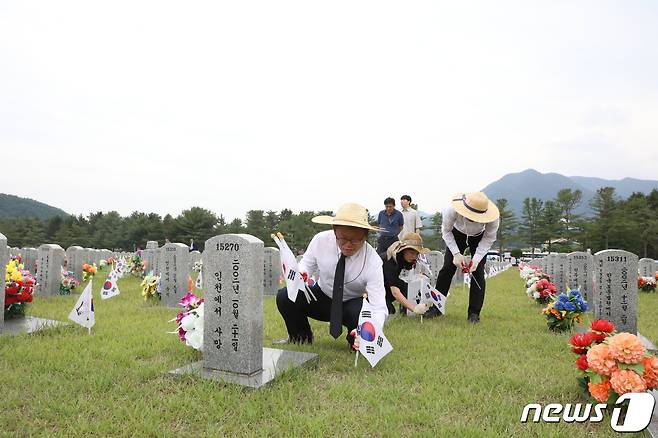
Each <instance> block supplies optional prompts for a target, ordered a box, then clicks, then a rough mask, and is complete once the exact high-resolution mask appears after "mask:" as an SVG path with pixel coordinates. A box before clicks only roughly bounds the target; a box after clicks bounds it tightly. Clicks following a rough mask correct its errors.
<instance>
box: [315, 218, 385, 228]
mask: <svg viewBox="0 0 658 438" xmlns="http://www.w3.org/2000/svg"><path fill="white" fill-rule="evenodd" d="M311 222H313V223H316V224H323V225H344V226H346V227H355V228H363V229H364V230H370V231H384V229H383V228H378V227H373V226H372V225H370V224H365V223H363V222H355V221H350V220H347V219H337V218H335V217H334V216H315V217H314V218H312V219H311Z"/></svg>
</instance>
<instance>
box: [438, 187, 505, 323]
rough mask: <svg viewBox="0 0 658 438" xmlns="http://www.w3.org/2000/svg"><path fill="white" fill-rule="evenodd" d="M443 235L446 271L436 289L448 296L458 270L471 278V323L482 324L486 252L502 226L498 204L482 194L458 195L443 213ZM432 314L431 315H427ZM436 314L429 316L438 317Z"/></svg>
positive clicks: (444, 267)
mask: <svg viewBox="0 0 658 438" xmlns="http://www.w3.org/2000/svg"><path fill="white" fill-rule="evenodd" d="M442 216H443V217H442V222H441V233H442V235H443V240H444V241H445V243H446V246H447V249H446V254H445V257H444V259H443V267H442V268H441V270H440V271H439V274H438V276H437V279H436V289H437V290H438V291H439V292H441V293H442V294H443V295H448V291H449V290H450V283H451V281H452V277H453V276H454V275H455V272H456V270H457V269H462V270H464V271H465V272H468V273H469V274H471V275H472V280H475V281H471V286H470V292H469V299H468V320H469V321H470V322H471V323H473V324H477V323H478V322H480V311H481V310H482V305H483V304H484V291H485V287H486V284H485V280H484V267H485V263H486V255H487V252H489V250H490V249H491V246H492V245H493V243H494V242H495V241H496V233H497V232H498V225H499V224H500V219H499V216H500V213H499V211H498V207H496V204H494V203H493V202H491V201H490V200H489V198H487V195H485V194H484V193H482V192H474V193H459V194H457V195H455V196H453V198H452V202H451V203H450V205H449V206H448V207H447V208H446V209H445V210H443V211H442ZM466 248H469V249H470V252H471V255H472V260H471V262H470V264H469V265H468V266H467V265H466V263H465V261H464V256H463V255H462V253H463V252H464V251H465V250H466ZM428 313H430V312H428ZM434 313H435V312H433V313H432V314H430V315H428V316H436V315H434Z"/></svg>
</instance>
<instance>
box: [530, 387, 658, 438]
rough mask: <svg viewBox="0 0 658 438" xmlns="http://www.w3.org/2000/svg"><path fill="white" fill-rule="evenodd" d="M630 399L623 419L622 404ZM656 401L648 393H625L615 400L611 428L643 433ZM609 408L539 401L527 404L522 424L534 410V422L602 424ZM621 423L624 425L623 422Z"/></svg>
mask: <svg viewBox="0 0 658 438" xmlns="http://www.w3.org/2000/svg"><path fill="white" fill-rule="evenodd" d="M626 400H628V410H627V411H626V417H625V418H624V419H623V420H622V419H620V418H619V417H620V415H621V412H622V407H621V406H618V405H620V404H622V403H623V402H625V401H626ZM655 404H656V400H655V399H654V398H653V395H651V394H650V393H648V392H629V393H627V394H624V395H622V396H621V397H619V398H618V399H617V401H616V402H615V407H614V408H613V409H612V417H611V418H610V427H612V430H614V431H615V432H640V431H643V430H644V429H646V428H647V426H648V425H649V423H650V422H651V415H653V409H654V406H655ZM607 407H608V405H607V404H605V403H599V404H596V405H593V404H591V403H576V404H573V405H572V404H570V403H567V404H566V405H562V404H560V403H550V404H548V405H546V406H542V405H540V404H538V403H530V404H527V405H526V406H525V407H524V408H523V413H522V414H521V423H527V422H528V417H529V416H530V412H531V411H533V410H534V414H533V417H532V420H531V421H532V422H533V423H539V422H540V421H544V422H546V423H559V422H560V421H564V422H565V423H585V422H590V423H599V422H601V421H603V411H604V410H605V409H606V408H607ZM620 423H621V424H620Z"/></svg>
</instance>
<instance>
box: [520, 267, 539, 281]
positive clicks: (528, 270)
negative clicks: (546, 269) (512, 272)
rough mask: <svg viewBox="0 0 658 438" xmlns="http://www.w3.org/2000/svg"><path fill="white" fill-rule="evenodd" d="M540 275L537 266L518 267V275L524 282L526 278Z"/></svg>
mask: <svg viewBox="0 0 658 438" xmlns="http://www.w3.org/2000/svg"><path fill="white" fill-rule="evenodd" d="M538 273H541V270H540V269H539V267H537V266H530V265H523V266H522V267H521V266H519V275H520V276H521V278H523V279H524V280H526V281H527V280H528V278H530V277H532V276H534V275H536V274H538Z"/></svg>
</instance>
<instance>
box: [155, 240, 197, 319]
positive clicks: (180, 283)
mask: <svg viewBox="0 0 658 438" xmlns="http://www.w3.org/2000/svg"><path fill="white" fill-rule="evenodd" d="M189 258H190V254H189V248H188V247H187V245H185V244H183V243H167V244H166V245H165V246H163V247H162V249H161V252H160V267H161V270H162V272H161V278H160V298H161V303H162V304H163V305H165V306H167V307H177V306H178V302H179V301H180V300H181V298H183V296H184V295H185V294H186V293H187V287H188V286H187V285H188V283H187V277H188V275H189V272H188V270H187V267H188V266H189V262H188V260H189Z"/></svg>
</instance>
